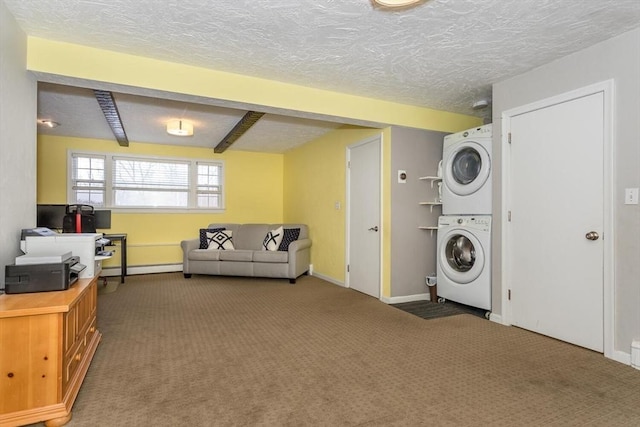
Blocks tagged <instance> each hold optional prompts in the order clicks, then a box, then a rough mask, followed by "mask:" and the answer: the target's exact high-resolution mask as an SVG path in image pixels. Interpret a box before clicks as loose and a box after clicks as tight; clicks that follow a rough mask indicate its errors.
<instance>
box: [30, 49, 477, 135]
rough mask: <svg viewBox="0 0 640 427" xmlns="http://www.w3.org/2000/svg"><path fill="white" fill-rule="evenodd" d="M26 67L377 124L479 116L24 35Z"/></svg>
mask: <svg viewBox="0 0 640 427" xmlns="http://www.w3.org/2000/svg"><path fill="white" fill-rule="evenodd" d="M27 68H28V69H29V70H31V71H34V72H37V73H39V74H41V75H46V74H50V75H55V76H65V77H70V78H72V79H81V80H82V81H81V82H80V83H78V84H83V83H86V81H96V82H105V83H115V84H118V85H126V86H131V87H141V88H148V89H154V90H161V91H168V92H175V93H182V94H188V95H195V96H201V97H206V98H213V99H220V100H225V101H231V102H238V103H242V104H251V105H255V106H257V107H256V108H254V109H256V110H258V111H261V109H260V106H268V107H274V108H279V109H283V110H290V111H303V112H307V113H313V114H322V115H326V116H330V117H338V118H341V117H342V118H349V119H354V120H364V121H367V122H374V123H380V124H389V125H398V126H407V127H414V128H419V129H431V130H437V131H442V132H458V131H460V130H463V129H468V128H472V127H474V126H477V125H479V124H481V123H482V122H481V120H480V119H478V118H477V117H471V116H466V115H463V114H456V113H449V112H446V111H439V110H433V109H430V108H422V107H417V106H413V105H406V104H400V103H397V102H390V101H383V100H379V99H375V98H367V97H363V96H354V95H348V94H345V93H339V92H331V91H327V90H320V89H314V88H310V87H304V86H299V85H294V84H290V83H283V82H277V81H274V80H266V79H259V78H255V77H249V76H243V75H239V74H233V73H226V72H222V71H216V70H210V69H205V68H199V67H192V66H188V65H184V64H178V63H173V62H167V61H159V60H155V59H151V58H145V57H141V56H134V55H126V54H123V53H118V52H114V51H108V50H102V49H96V48H91V47H87V46H81V45H77V44H72V43H63V42H55V41H51V40H46V39H41V38H38V37H29V38H28V51H27Z"/></svg>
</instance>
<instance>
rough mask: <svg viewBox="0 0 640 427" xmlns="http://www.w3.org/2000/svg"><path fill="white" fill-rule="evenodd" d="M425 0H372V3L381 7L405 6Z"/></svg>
mask: <svg viewBox="0 0 640 427" xmlns="http://www.w3.org/2000/svg"><path fill="white" fill-rule="evenodd" d="M424 2H425V0H373V3H374V4H376V5H379V6H383V7H392V8H399V7H407V6H415V5H417V4H418V3H424Z"/></svg>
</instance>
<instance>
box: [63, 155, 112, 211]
mask: <svg viewBox="0 0 640 427" xmlns="http://www.w3.org/2000/svg"><path fill="white" fill-rule="evenodd" d="M72 158H73V160H72V162H71V163H72V165H73V166H72V173H71V181H72V184H71V190H72V199H73V203H74V204H76V203H79V204H83V205H93V206H100V207H102V206H104V205H105V202H104V200H105V197H104V196H105V176H104V170H105V169H104V160H105V157H104V156H95V155H79V154H78V155H76V154H74V155H73V157H72Z"/></svg>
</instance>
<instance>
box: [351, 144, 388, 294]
mask: <svg viewBox="0 0 640 427" xmlns="http://www.w3.org/2000/svg"><path fill="white" fill-rule="evenodd" d="M372 142H374V143H378V144H379V148H380V164H379V165H378V167H379V169H380V182H379V183H378V188H379V190H380V207H379V209H380V225H379V233H380V239H379V245H380V247H379V254H380V260H379V263H380V268H379V271H378V288H379V290H378V299H380V300H381V299H382V277H383V276H382V272H383V271H384V267H383V262H382V260H383V256H384V254H383V253H382V247H383V245H382V240H383V236H384V225H383V223H384V221H383V216H382V214H383V212H384V211H383V208H382V207H383V204H384V203H383V200H382V184H383V180H384V168H383V165H384V158H383V154H384V150H383V147H384V144H383V139H382V133H381V134H380V135H377V136H375V137H372V138H367V139H364V140H362V141H360V142H356V143H355V144H351V145H349V146H347V148H346V150H347V153H346V156H345V157H346V163H345V169H346V171H345V174H346V177H347V179H346V180H345V181H346V184H347V189H346V201H347V212H346V215H345V218H346V224H345V231H346V238H345V258H346V262H345V266H344V277H345V282H344V285H345V287H346V288H350V287H351V284H350V283H349V280H350V277H349V271H348V267H349V264H350V263H351V259H350V257H351V252H350V249H351V242H350V240H351V169H350V168H349V162H350V161H351V150H352V149H354V148H356V147H359V146H361V145H365V144H369V143H372Z"/></svg>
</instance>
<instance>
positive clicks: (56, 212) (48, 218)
mask: <svg viewBox="0 0 640 427" xmlns="http://www.w3.org/2000/svg"><path fill="white" fill-rule="evenodd" d="M36 211H37V214H36V215H37V219H36V221H37V224H36V226H37V227H46V228H50V229H52V230H59V229H61V228H62V222H63V221H64V216H65V215H66V214H67V205H45V204H43V205H37V206H36Z"/></svg>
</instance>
